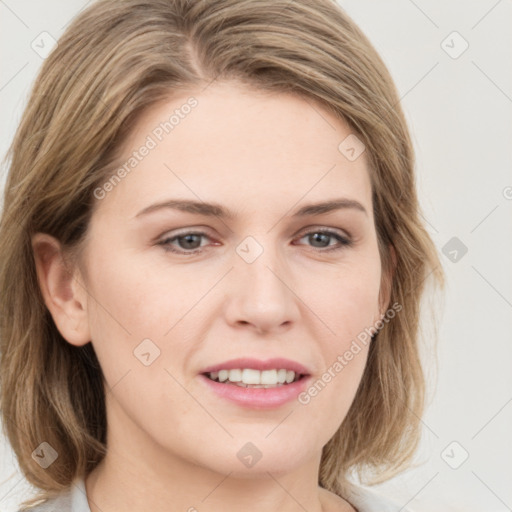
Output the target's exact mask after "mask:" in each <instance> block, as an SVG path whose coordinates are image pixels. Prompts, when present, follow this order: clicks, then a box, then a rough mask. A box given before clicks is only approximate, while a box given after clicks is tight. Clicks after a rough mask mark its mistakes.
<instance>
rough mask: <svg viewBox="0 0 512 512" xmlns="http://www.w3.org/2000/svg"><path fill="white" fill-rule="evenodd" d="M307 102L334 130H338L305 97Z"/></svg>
mask: <svg viewBox="0 0 512 512" xmlns="http://www.w3.org/2000/svg"><path fill="white" fill-rule="evenodd" d="M304 99H305V101H306V103H307V104H308V105H309V106H310V107H311V108H312V109H313V110H314V111H315V112H316V113H317V114H318V115H319V116H320V117H321V118H322V119H323V120H324V121H325V122H326V123H327V124H328V125H329V126H330V127H331V128H332V129H333V130H334V131H336V128H335V127H334V126H333V125H332V124H331V123H329V121H327V119H326V118H325V117H324V116H323V115H322V114H321V113H320V112H319V111H318V110H317V109H316V108H315V107H314V106H313V104H312V103H311V102H310V101H309V100H308V99H307V98H304Z"/></svg>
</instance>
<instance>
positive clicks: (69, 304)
mask: <svg viewBox="0 0 512 512" xmlns="http://www.w3.org/2000/svg"><path fill="white" fill-rule="evenodd" d="M32 250H33V253H34V260H35V264H36V272H37V279H38V282H39V287H40V289H41V294H42V296H43V299H44V302H45V304H46V306H47V308H48V310H49V311H50V313H51V315H52V318H53V321H54V322H55V325H56V326H57V329H58V330H59V332H60V333H61V335H62V336H63V337H64V339H66V340H67V341H68V342H69V343H71V344H72V345H76V346H81V345H85V344H86V343H88V342H89V341H90V331H89V324H88V316H87V294H86V292H85V289H84V287H83V285H82V284H81V283H80V282H79V281H78V272H77V269H72V268H69V266H68V265H67V264H66V262H65V260H64V257H63V253H62V247H61V244H60V243H59V241H58V240H57V239H56V238H54V237H52V236H50V235H47V234H45V233H36V234H35V235H34V236H33V237H32Z"/></svg>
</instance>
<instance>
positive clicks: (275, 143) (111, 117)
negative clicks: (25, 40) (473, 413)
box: [0, 0, 442, 512]
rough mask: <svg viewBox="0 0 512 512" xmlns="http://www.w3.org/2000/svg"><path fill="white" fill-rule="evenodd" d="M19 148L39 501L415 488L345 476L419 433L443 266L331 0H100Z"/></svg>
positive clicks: (146, 504)
mask: <svg viewBox="0 0 512 512" xmlns="http://www.w3.org/2000/svg"><path fill="white" fill-rule="evenodd" d="M10 157H11V164H10V171H9V176H8V180H7V184H6V188H5V197H4V210H3V214H2V215H3V216H2V223H1V230H0V236H1V239H2V241H3V244H2V248H1V249H0V262H1V267H0V286H1V290H2V293H1V312H2V317H1V318H2V322H1V332H0V340H1V354H2V359H1V382H0V384H1V406H2V409H1V410H2V415H3V421H4V428H5V433H6V435H7V437H8V439H9V441H10V443H11V445H12V447H13V449H14V451H15V453H16V455H17V457H18V461H19V465H20V468H21V469H22V471H23V473H24V475H25V476H26V478H27V479H28V481H29V482H31V483H32V484H34V485H35V486H36V487H38V488H39V489H41V493H40V494H39V495H38V497H36V498H35V499H33V500H27V501H25V502H24V503H23V505H24V506H26V505H30V504H34V503H36V500H37V501H41V498H42V499H44V500H45V503H44V504H39V505H36V507H35V508H33V509H32V510H38V511H43V510H52V511H56V510H72V511H74V512H77V511H86V512H89V511H90V512H99V511H101V512H110V511H114V510H131V511H134V512H138V511H146V510H152V511H160V510H162V511H164V510H165V511H168V510H189V511H192V510H209V511H216V510H232V509H235V508H236V509H237V510H239V509H243V510H251V511H259V510H265V511H274V510H279V511H288V510H308V511H320V510H322V511H327V510H329V511H331V510H332V511H354V510H358V511H359V512H368V511H374V510H378V511H382V510H398V509H399V508H400V507H401V504H400V505H396V506H395V505H394V504H393V503H392V502H391V501H389V500H386V499H384V498H380V497H378V495H377V494H375V493H373V492H371V491H369V490H366V489H364V488H363V487H360V486H358V485H357V484H356V483H354V480H353V479H351V478H350V477H351V474H353V475H357V476H359V477H360V479H361V480H364V479H365V478H366V480H367V481H368V482H369V483H372V482H377V481H382V480H385V479H386V478H389V477H390V476H392V475H394V474H396V473H397V472H398V471H400V470H401V469H403V468H405V467H406V466H407V463H408V462H409V461H410V460H411V457H412V456H413V454H414V451H415V449H416V447H417V444H418V439H419V434H420V419H419V418H420V417H421V413H422V409H423V399H424V378H423V373H422V369H421V364H420V358H419V353H418V349H419V347H418V336H419V315H420V307H419V304H420V298H421V296H422V294H423V291H424V285H425V283H426V282H428V281H429V280H433V281H434V282H436V281H437V282H438V283H439V284H442V271H441V269H440V265H439V260H438V258H437V252H436V249H435V247H434V245H433V243H432V241H431V239H430V237H429V236H428V234H427V232H426V230H425V229H424V226H423V223H422V221H421V215H420V211H419V205H418V200H417V196H416V191H415V179H414V157H413V150H412V144H411V140H410V137H409V134H408V130H407V126H406V122H405V120H404V116H403V113H402V111H401V109H400V105H399V99H398V95H397V92H396V89H395V87H394V85H393V82H392V79H391V77H390V76H389V73H388V71H387V70H386V68H385V66H384V64H383V63H382V61H381V59H380V58H379V56H378V55H377V53H376V51H375V50H374V48H373V47H372V46H371V44H370V43H369V41H368V40H367V39H366V37H365V36H364V35H363V34H362V33H361V32H360V30H359V29H358V28H357V27H356V26H355V24H354V23H353V22H352V21H351V20H350V19H349V18H348V16H347V15H346V14H345V13H344V12H343V11H342V10H341V9H340V8H339V7H338V6H337V5H336V4H335V3H334V2H332V1H330V0H315V1H312V0H295V1H294V2H288V1H275V0H264V1H263V0H250V1H243V0H242V1H240V0H219V1H205V2H193V1H190V0H165V1H164V0H160V1H158V0H155V1H149V0H148V1H142V0H127V1H123V2H120V1H115V0H103V1H100V2H97V3H95V4H93V5H91V6H90V7H89V8H87V9H86V10H85V11H83V12H82V13H81V14H80V15H79V16H78V17H77V18H76V19H75V20H74V22H73V23H72V24H71V25H70V27H69V28H68V29H67V31H66V33H65V34H64V35H63V36H62V38H61V39H60V40H59V43H58V46H57V47H56V48H55V49H54V51H53V52H52V53H51V54H50V56H49V57H48V58H47V60H46V61H45V62H44V65H43V67H42V70H41V72H40V75H39V77H38V79H37V81H36V83H35V86H34V90H33V92H32V95H31V98H30V100H29V103H28V107H27V109H26V111H25V114H24V116H23V119H22V121H21V124H20V127H19V129H18V132H17V134H16V137H15V140H14V142H13V145H12V148H11V153H10ZM20 384H22V385H20ZM255 497H257V499H255ZM401 510H404V509H403V508H401Z"/></svg>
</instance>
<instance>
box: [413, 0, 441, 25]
mask: <svg viewBox="0 0 512 512" xmlns="http://www.w3.org/2000/svg"><path fill="white" fill-rule="evenodd" d="M409 2H411V4H412V5H414V7H416V9H418V11H420V12H421V13H422V14H423V16H425V18H427V19H428V20H429V21H430V23H432V25H434V27H436V28H439V25H437V23H435V21H434V20H433V19H432V18H431V17H430V16H429V15H428V14H427V13H426V12H425V11H423V10H422V9H421V8H420V7H419V6H418V5H417V4H416V3H415V2H413V0H409Z"/></svg>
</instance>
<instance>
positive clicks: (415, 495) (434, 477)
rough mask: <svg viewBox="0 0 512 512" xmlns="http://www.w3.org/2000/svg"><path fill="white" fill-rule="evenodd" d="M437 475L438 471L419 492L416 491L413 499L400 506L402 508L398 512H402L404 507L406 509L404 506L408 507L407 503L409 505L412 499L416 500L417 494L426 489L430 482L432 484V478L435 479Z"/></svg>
mask: <svg viewBox="0 0 512 512" xmlns="http://www.w3.org/2000/svg"><path fill="white" fill-rule="evenodd" d="M437 475H439V471H438V472H437V473H436V474H435V475H434V476H433V477H432V478H431V479H430V480H429V481H428V482H427V483H426V484H425V485H424V486H423V487H422V488H421V489H420V490H419V491H418V492H417V493H416V494H415V495H414V496H413V497H412V498H411V499H410V500H409V501H408V502H406V503H404V504H403V505H402V507H401V508H400V509H399V510H398V512H401V511H402V510H404V509H405V507H406V506H407V505H408V504H409V503H410V502H411V501H412V500H413V499H414V498H416V496H418V494H419V493H420V492H421V491H423V489H425V487H427V485H429V484H430V482H432V480H434V478H435V477H436V476H437Z"/></svg>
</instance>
